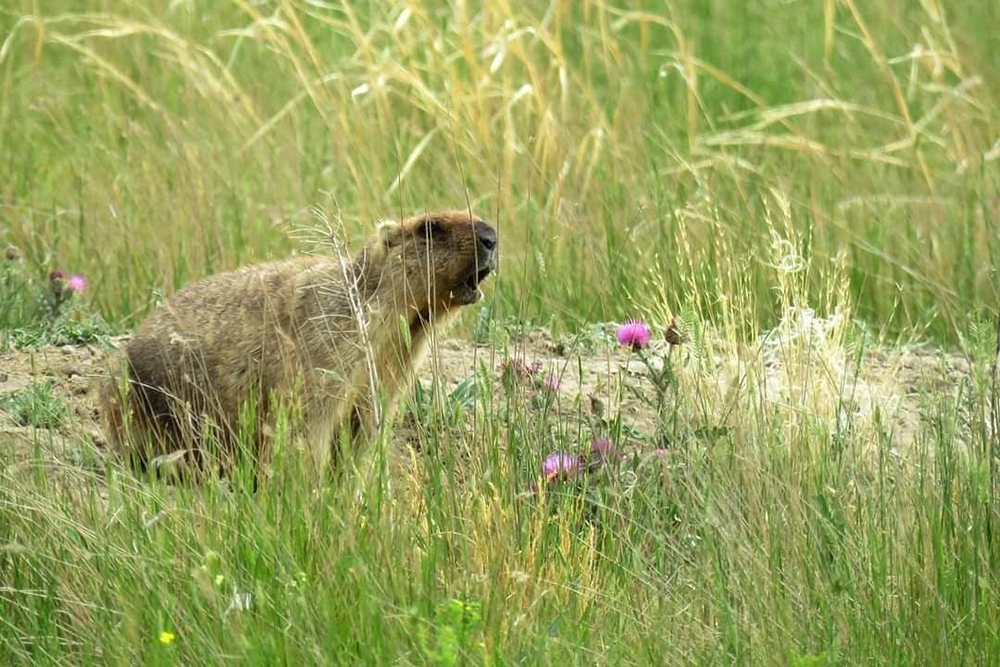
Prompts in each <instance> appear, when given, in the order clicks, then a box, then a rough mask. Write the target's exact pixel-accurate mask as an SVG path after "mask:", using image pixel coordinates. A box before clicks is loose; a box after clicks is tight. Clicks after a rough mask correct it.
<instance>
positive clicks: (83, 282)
mask: <svg viewBox="0 0 1000 667" xmlns="http://www.w3.org/2000/svg"><path fill="white" fill-rule="evenodd" d="M66 285H67V286H68V287H69V288H70V289H71V290H73V291H74V292H82V291H83V290H84V288H86V287H87V279H86V278H84V277H83V276H70V277H69V280H68V281H66Z"/></svg>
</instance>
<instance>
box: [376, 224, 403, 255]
mask: <svg viewBox="0 0 1000 667" xmlns="http://www.w3.org/2000/svg"><path fill="white" fill-rule="evenodd" d="M378 238H379V241H381V242H382V245H384V246H385V247H386V248H389V247H392V246H394V245H397V244H398V243H399V242H400V240H401V239H402V238H403V227H402V226H401V225H400V224H399V223H398V222H395V221H393V220H389V221H386V222H383V223H382V224H380V225H379V226H378Z"/></svg>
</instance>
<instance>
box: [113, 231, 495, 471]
mask: <svg viewBox="0 0 1000 667" xmlns="http://www.w3.org/2000/svg"><path fill="white" fill-rule="evenodd" d="M495 246H496V234H495V232H494V231H493V229H492V228H491V227H489V226H488V225H486V224H485V223H484V222H482V221H481V220H479V219H478V218H476V217H475V216H470V215H469V214H468V213H466V212H462V211H444V212H439V213H429V214H425V215H420V216H415V217H413V218H409V219H407V220H405V221H403V222H402V223H399V224H397V223H387V224H385V225H383V226H382V227H381V228H380V229H379V233H378V235H377V236H375V237H374V238H372V239H371V240H369V242H368V243H367V244H366V245H365V246H364V248H363V249H362V250H361V251H360V252H358V254H357V255H356V256H354V257H353V258H351V259H343V260H342V259H337V258H325V257H300V258H294V259H289V260H286V261H281V262H274V263H268V264H260V265H256V266H250V267H246V268H242V269H238V270H236V271H232V272H229V273H223V274H219V275H216V276H211V277H209V278H206V279H204V280H201V281H199V282H196V283H194V284H192V285H189V286H187V287H185V288H184V289H182V290H180V291H179V292H177V294H175V295H174V296H173V297H172V298H171V299H169V300H168V301H167V302H166V303H165V304H164V305H163V306H162V307H160V308H159V309H158V310H157V311H156V312H154V313H153V314H152V315H151V316H150V317H149V319H147V320H146V321H145V322H144V323H143V324H142V326H141V327H140V328H139V330H138V331H137V332H136V334H135V336H134V337H133V338H132V339H131V341H130V342H129V343H128V346H127V347H126V349H125V354H124V355H123V356H124V362H125V363H124V367H125V374H124V375H120V376H119V378H118V379H113V380H112V381H110V382H109V383H108V384H107V386H106V387H105V390H104V391H103V394H102V412H103V414H104V421H105V427H106V430H107V433H108V438H109V441H110V442H111V443H113V444H116V445H117V446H118V449H119V450H120V451H122V452H123V453H125V454H126V455H128V456H129V457H131V458H132V459H133V460H134V461H136V462H138V463H140V464H141V465H142V466H145V465H146V464H147V463H148V462H149V460H150V458H151V457H153V456H158V455H163V454H166V453H168V452H173V451H176V450H182V449H186V450H188V451H189V452H191V453H193V454H194V455H195V458H196V459H199V460H200V458H201V455H202V453H203V450H204V447H205V445H206V439H207V436H206V434H207V432H208V430H209V427H210V425H211V426H212V427H214V428H213V433H214V434H215V436H216V437H215V438H214V441H217V442H218V443H220V444H221V445H222V448H221V450H220V451H221V452H222V453H223V454H230V453H233V452H232V448H233V446H234V445H235V443H236V442H237V441H239V440H240V438H238V437H237V436H238V433H239V431H240V429H241V427H242V428H244V429H246V428H247V427H249V428H251V429H252V430H253V431H254V432H255V442H256V445H255V446H256V447H257V448H258V451H257V452H254V454H255V455H261V454H262V451H261V450H260V448H261V447H262V446H263V445H264V441H265V434H266V433H267V432H268V431H269V430H270V425H272V417H273V415H274V413H275V412H276V410H275V407H276V406H275V403H274V402H275V401H276V400H277V401H279V403H282V404H286V405H292V404H295V405H297V406H298V407H299V409H300V410H301V427H302V431H301V434H302V436H303V437H304V438H305V439H306V440H307V441H308V443H309V445H310V447H311V448H313V449H314V451H316V448H318V449H319V450H320V451H322V450H329V447H330V446H331V444H332V443H335V442H336V441H337V440H338V439H339V437H340V435H341V432H342V430H343V429H345V428H346V429H348V430H349V435H350V436H351V437H356V436H360V437H370V436H371V435H372V433H373V431H374V430H375V429H376V428H377V426H378V423H379V421H380V420H381V416H382V407H383V406H388V407H391V405H392V403H393V401H394V399H395V398H396V397H397V396H398V394H399V393H400V392H401V391H402V389H403V388H404V387H405V386H406V383H407V381H408V379H409V377H410V376H411V375H412V371H413V369H414V368H415V367H416V366H417V365H419V364H420V362H421V361H422V359H423V357H424V356H425V353H426V350H427V344H428V338H429V333H430V329H431V327H432V326H434V327H440V326H441V325H442V324H444V323H446V322H447V321H448V320H449V319H451V318H452V317H453V315H454V314H455V313H456V311H457V310H458V308H459V307H460V306H462V305H466V304H468V303H473V302H475V301H476V300H478V299H479V297H480V296H481V293H480V292H479V290H478V282H479V280H481V279H482V278H485V276H486V274H487V273H488V272H489V270H491V269H493V268H495V266H496V247H495ZM407 339H409V340H407ZM123 378H127V380H125V381H123ZM250 396H254V397H255V402H254V400H251V401H249V402H248V398H249V397H250ZM241 411H242V414H243V418H242V419H241V417H240V415H241ZM244 440H245V438H244Z"/></svg>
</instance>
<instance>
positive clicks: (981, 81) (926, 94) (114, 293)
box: [0, 0, 1000, 342]
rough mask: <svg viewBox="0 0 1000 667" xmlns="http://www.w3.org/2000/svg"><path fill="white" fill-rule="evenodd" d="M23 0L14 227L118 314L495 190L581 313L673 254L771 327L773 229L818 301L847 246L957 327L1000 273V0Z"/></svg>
mask: <svg viewBox="0 0 1000 667" xmlns="http://www.w3.org/2000/svg"><path fill="white" fill-rule="evenodd" d="M22 5H23V6H22V7H20V8H19V7H11V8H8V9H6V10H5V11H4V12H2V13H0V36H2V37H3V42H2V47H0V48H2V53H0V90H2V93H3V94H2V95H0V147H2V150H3V154H4V159H3V160H2V161H0V206H2V209H0V212H2V213H0V214H2V216H3V221H4V230H3V232H2V233H3V237H4V240H5V241H7V242H13V243H15V244H18V245H23V246H25V247H26V249H27V250H28V252H29V256H30V258H31V259H32V260H33V261H35V262H37V263H46V264H48V263H51V262H53V261H54V262H58V263H59V264H61V265H67V266H69V265H72V266H73V267H74V268H76V269H79V270H81V271H86V272H87V274H88V275H89V276H90V277H91V278H92V279H93V281H94V282H93V284H94V287H95V289H94V291H93V300H94V304H95V305H96V306H97V307H98V308H99V309H100V310H101V312H102V313H103V314H105V315H106V316H107V318H108V319H111V320H119V319H121V318H131V319H135V318H137V317H139V316H141V315H142V314H143V313H144V312H146V310H148V308H149V307H150V303H151V294H152V293H153V292H155V291H163V292H170V291H172V290H173V289H175V288H176V287H177V286H179V285H180V284H182V283H184V282H187V281H189V280H191V279H193V278H195V277H197V276H200V275H203V274H205V273H208V272H212V271H218V270H221V269H224V268H227V267H232V266H234V265H237V264H240V263H244V262H248V261H251V260H254V259H260V258H264V257H268V256H272V255H283V254H286V253H288V252H289V251H290V250H291V249H292V247H293V245H294V244H293V242H292V241H290V237H289V230H290V229H293V228H298V227H302V226H309V225H310V224H311V223H312V222H313V220H312V216H311V213H310V207H313V206H322V207H324V208H326V209H327V210H328V211H338V212H340V213H341V214H342V216H343V217H344V218H345V220H346V223H347V228H348V232H349V235H350V236H352V237H353V238H357V237H360V236H363V235H364V234H366V233H368V232H369V231H370V230H371V228H372V224H373V222H374V220H375V219H377V218H379V217H382V216H391V215H405V214H407V213H409V212H412V211H415V210H421V209H425V208H432V207H439V206H460V207H461V206H466V205H471V206H472V207H474V208H475V209H477V210H479V211H481V212H482V213H483V214H484V215H486V216H487V217H489V218H491V219H494V220H495V221H496V222H497V224H498V225H499V226H500V227H501V233H502V236H503V238H504V249H505V259H504V269H505V271H504V276H503V280H502V281H501V283H500V285H499V286H498V290H499V292H500V295H501V303H502V304H504V306H505V307H507V308H508V309H511V310H515V311H516V312H517V314H518V315H520V316H523V317H525V318H534V319H536V320H542V321H549V320H553V323H554V324H556V325H559V326H566V327H569V328H575V327H576V326H578V325H579V324H580V323H581V322H584V321H586V320H588V319H610V318H616V317H621V316H623V315H624V314H626V313H627V312H628V311H629V308H630V306H629V300H628V299H626V296H627V295H628V296H631V297H633V298H634V299H637V300H639V301H640V302H646V303H648V302H650V301H652V300H653V297H652V295H650V294H649V293H648V292H647V290H646V289H645V286H644V278H646V277H648V276H655V277H656V278H657V279H658V280H661V281H663V286H664V288H665V290H666V293H667V294H669V295H670V296H669V298H670V302H671V303H670V305H671V307H672V308H674V309H675V310H676V309H677V308H679V307H681V305H684V304H690V303H697V304H699V306H700V307H702V308H704V309H705V311H706V314H707V315H711V316H712V317H713V318H718V317H720V316H721V315H722V314H723V311H724V310H725V306H724V305H723V304H721V303H719V301H718V300H717V298H716V296H717V295H718V294H720V293H722V294H726V293H727V292H731V291H734V290H737V289H748V290H752V291H753V292H754V293H755V294H758V295H760V301H759V304H758V307H757V308H756V309H755V311H754V312H752V313H746V314H745V315H746V316H748V317H750V318H751V319H752V321H753V322H754V324H755V326H770V325H773V324H774V323H775V321H776V319H777V316H778V315H779V313H778V310H777V309H776V308H775V304H774V303H773V302H771V301H769V300H768V299H767V298H766V293H767V290H768V286H769V285H770V281H771V279H772V273H771V267H769V266H768V265H767V264H766V262H765V261H764V257H766V256H768V252H767V250H768V248H769V247H770V244H771V241H772V234H773V233H774V232H775V228H774V227H775V225H777V226H778V230H777V231H779V232H784V231H790V230H793V231H794V239H793V240H794V242H795V244H796V250H797V251H798V252H799V253H801V254H804V255H808V256H810V257H813V258H814V259H815V260H816V266H817V272H816V274H815V275H812V276H810V280H809V294H810V296H812V297H814V298H821V297H822V296H823V294H824V293H825V290H826V284H825V282H824V280H823V276H822V271H823V269H824V267H825V266H826V265H827V264H829V263H833V262H836V261H838V259H842V260H843V261H844V262H845V263H846V264H847V265H848V266H849V278H850V291H851V294H852V295H853V297H854V298H855V300H856V302H857V312H858V314H859V315H860V316H861V317H863V318H864V319H866V320H867V321H869V322H870V323H872V324H874V325H875V326H883V325H884V326H887V327H888V328H889V329H890V330H891V331H893V332H896V333H899V332H903V331H909V330H912V329H913V328H914V327H916V328H918V329H920V330H922V332H923V333H924V334H925V335H926V336H929V337H931V338H933V339H935V340H939V341H950V342H954V340H955V335H956V334H955V331H956V325H958V324H960V323H961V321H962V320H963V318H964V317H965V315H966V314H967V313H968V312H970V311H974V310H977V309H982V308H984V307H985V304H989V303H991V302H992V301H995V298H996V295H997V282H996V276H995V271H994V269H995V267H996V265H997V259H996V258H997V254H996V253H997V250H996V239H997V238H998V235H997V228H996V223H995V218H996V216H997V209H996V201H997V194H998V187H997V186H998V183H997V167H996V165H997V157H998V150H1000V148H998V145H997V144H996V142H997V140H998V137H997V136H996V132H995V128H996V126H997V124H998V116H1000V114H998V98H1000V94H998V85H1000V82H998V80H997V78H996V72H997V71H1000V61H998V56H997V49H996V48H995V47H996V43H995V42H996V37H995V35H993V34H992V31H991V28H990V26H992V25H994V24H995V23H996V20H997V18H998V10H997V9H996V8H995V7H994V6H993V5H992V3H982V2H978V0H965V1H961V0H960V1H957V2H949V3H947V5H945V4H942V3H939V2H936V1H933V0H926V1H924V2H920V3H911V2H885V3H877V4H874V5H871V4H869V5H865V6H861V5H859V4H858V3H856V2H854V1H853V0H849V1H846V0H840V1H837V0H825V2H823V3H790V4H789V3H777V2H768V3H757V4H756V5H754V4H753V3H750V4H747V3H735V2H721V1H718V0H717V1H701V2H687V3H667V4H665V5H661V4H659V3H645V4H643V5H640V6H638V7H635V8H628V7H627V6H622V7H618V6H615V5H608V4H605V3H598V2H580V3H577V2H549V3H543V2H528V3H516V4H511V3H489V4H488V5H486V6H484V7H481V8H477V7H475V6H472V5H461V4H460V5H455V6H454V7H451V6H448V5H446V4H443V3H441V4H438V3H419V2H418V3H371V4H367V3H364V4H360V5H359V4H357V3H340V2H330V3H327V2H308V3H307V2H260V3H258V2H253V3H250V2H238V1H233V2H219V3H198V2H194V1H193V0H184V1H173V2H152V3H131V2H92V3H89V4H88V7H87V8H86V11H80V10H79V7H78V6H77V4H76V3H63V2H59V1H54V2H46V3H45V4H44V5H39V6H37V7H36V5H35V4H34V3H31V2H25V3H22ZM778 202H780V204H779V203H778ZM779 214H780V215H779ZM775 217H780V219H779V220H775ZM784 228H788V229H787V230H785V229H784ZM595 277H597V278H599V279H597V280H595V279H593V278H595Z"/></svg>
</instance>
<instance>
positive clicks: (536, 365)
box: [524, 361, 542, 375]
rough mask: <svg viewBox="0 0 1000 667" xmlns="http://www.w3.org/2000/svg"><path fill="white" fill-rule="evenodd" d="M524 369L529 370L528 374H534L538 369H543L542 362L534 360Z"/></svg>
mask: <svg viewBox="0 0 1000 667" xmlns="http://www.w3.org/2000/svg"><path fill="white" fill-rule="evenodd" d="M524 370H525V371H527V373H528V375H534V374H535V373H537V372H538V371H540V370H542V362H540V361H532V362H531V363H530V364H528V365H527V366H525V368H524Z"/></svg>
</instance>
